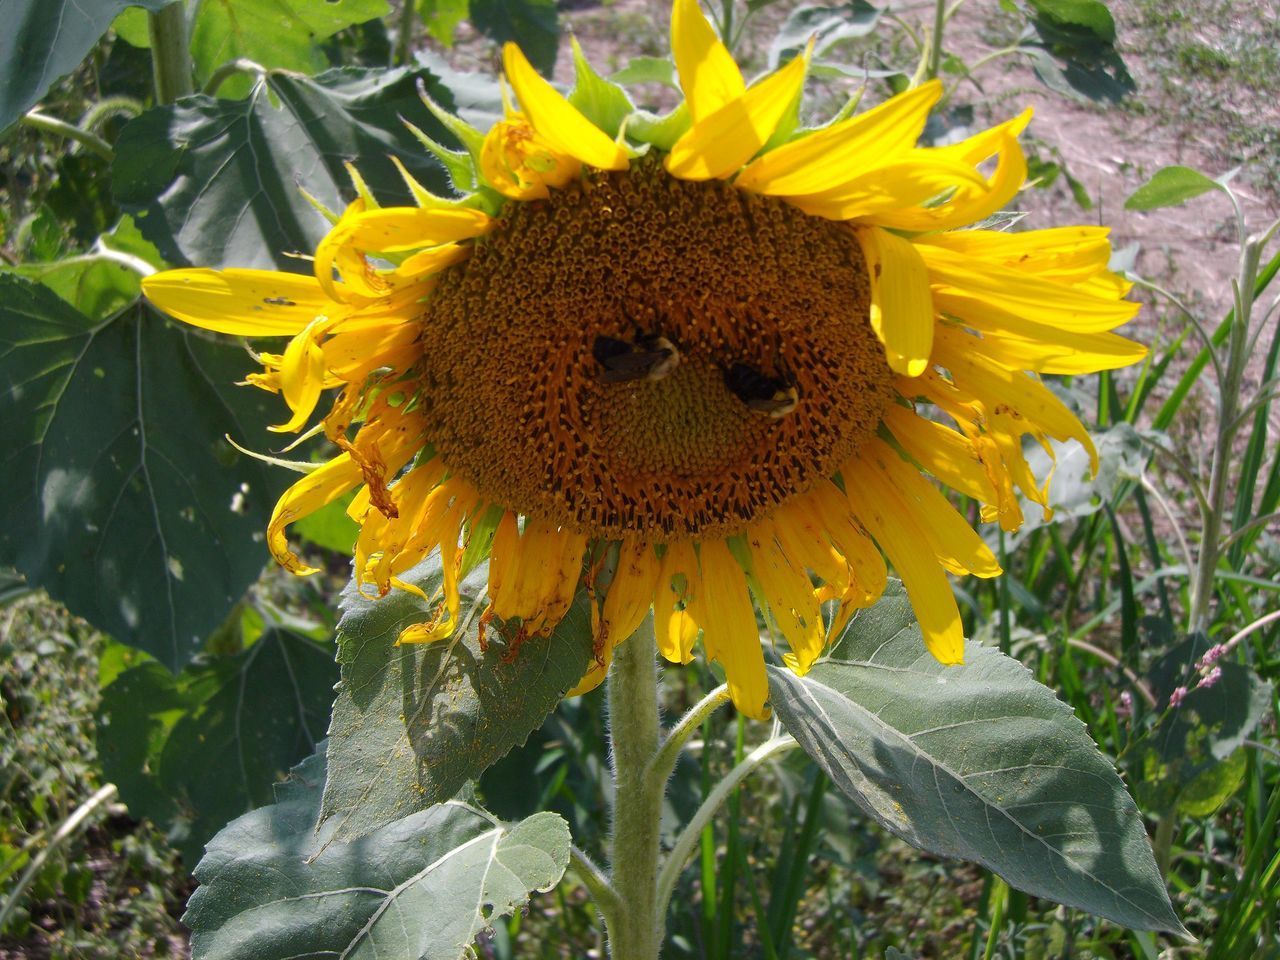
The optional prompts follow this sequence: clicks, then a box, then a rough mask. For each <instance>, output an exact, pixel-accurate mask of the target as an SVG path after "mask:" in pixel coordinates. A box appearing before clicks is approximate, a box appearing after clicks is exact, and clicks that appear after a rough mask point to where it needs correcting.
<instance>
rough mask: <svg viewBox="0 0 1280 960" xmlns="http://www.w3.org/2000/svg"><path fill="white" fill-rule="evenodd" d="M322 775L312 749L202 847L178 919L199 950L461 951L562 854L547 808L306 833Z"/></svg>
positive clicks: (458, 810) (368, 955) (443, 811)
mask: <svg viewBox="0 0 1280 960" xmlns="http://www.w3.org/2000/svg"><path fill="white" fill-rule="evenodd" d="M324 779H325V771H324V757H323V755H317V756H315V757H312V758H311V759H309V760H308V761H307V762H306V763H304V764H303V765H302V766H301V767H300V768H299V769H298V770H296V771H295V772H294V776H293V777H292V778H291V779H290V780H289V782H287V783H286V784H284V785H283V786H282V787H281V788H280V789H279V790H278V791H277V796H278V799H277V802H276V803H275V804H274V805H273V806H270V807H264V808H263V809H261V810H255V811H254V812H253V813H249V814H246V815H244V816H243V817H241V818H240V819H239V820H236V821H235V822H234V823H232V824H230V825H229V826H228V827H227V828H226V829H225V830H223V831H222V832H221V833H219V834H218V835H217V836H216V837H215V838H214V839H213V841H212V842H211V843H210V844H209V849H208V853H207V854H206V855H205V858H204V859H203V860H202V861H200V865H199V866H198V867H197V868H196V879H197V880H199V881H200V884H201V886H200V888H199V889H198V890H196V892H195V894H194V895H193V896H192V897H191V900H190V902H189V904H188V908H187V913H186V916H185V917H183V920H184V922H185V923H186V924H187V925H188V926H189V927H190V928H191V931H192V956H193V958H195V960H285V958H301V957H339V956H341V957H344V958H346V960H377V958H386V957H397V958H401V960H416V958H421V960H460V958H461V957H462V956H463V955H464V953H465V952H466V950H467V948H468V947H469V946H470V945H471V943H472V941H473V940H474V939H475V937H476V935H477V934H478V933H479V932H480V931H481V930H483V929H484V928H486V927H488V926H489V925H490V924H492V923H493V922H494V921H496V920H497V919H498V918H500V917H503V916H508V915H510V914H512V913H514V912H515V911H516V910H518V909H519V908H520V907H522V906H523V905H524V904H525V903H526V902H527V900H528V899H529V896H530V894H531V893H533V892H535V891H546V890H550V889H551V888H552V887H554V886H555V885H556V884H557V883H558V882H559V881H560V878H561V877H562V876H563V875H564V870H565V867H566V865H567V864H568V862H569V828H568V825H567V824H566V823H565V822H564V820H562V819H561V818H560V817H559V816H557V815H556V814H554V813H538V814H535V815H534V816H532V817H530V818H529V819H527V820H523V821H521V822H520V823H516V824H504V823H501V822H500V821H498V820H496V819H495V818H493V817H492V816H491V815H490V814H487V813H485V812H484V811H483V810H479V809H477V808H476V807H473V806H470V805H468V804H464V803H459V802H456V801H449V802H446V803H442V804H438V805H436V806H433V807H431V808H429V809H427V810H423V811H420V812H418V813H415V814H412V815H410V816H406V817H404V818H401V819H398V820H396V821H395V822H392V823H389V824H387V825H385V826H382V827H380V828H379V829H377V830H375V831H373V832H372V833H371V834H370V835H368V836H366V837H364V838H362V839H361V840H359V841H357V842H352V843H345V842H342V841H334V840H333V836H332V834H333V826H332V825H330V826H329V827H327V828H324V827H322V828H321V829H320V831H319V833H317V832H316V830H315V823H316V815H317V813H318V811H319V807H320V792H321V784H322V783H323V782H324ZM317 851H319V852H318V853H317Z"/></svg>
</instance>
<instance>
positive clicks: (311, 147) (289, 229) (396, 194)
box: [112, 69, 453, 270]
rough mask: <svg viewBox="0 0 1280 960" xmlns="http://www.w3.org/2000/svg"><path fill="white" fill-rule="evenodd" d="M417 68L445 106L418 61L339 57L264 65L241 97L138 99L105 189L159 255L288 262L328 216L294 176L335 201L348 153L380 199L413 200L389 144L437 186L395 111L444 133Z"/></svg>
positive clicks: (310, 246)
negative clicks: (423, 94) (267, 69)
mask: <svg viewBox="0 0 1280 960" xmlns="http://www.w3.org/2000/svg"><path fill="white" fill-rule="evenodd" d="M419 79H422V80H423V81H424V82H425V83H426V85H427V89H428V91H429V92H430V94H431V96H432V97H433V98H435V99H436V101H437V102H440V103H443V104H444V105H445V106H447V107H449V106H452V104H453V100H452V97H451V96H450V93H449V91H448V90H446V89H445V88H443V87H442V86H440V85H439V84H438V83H436V81H435V78H434V77H433V75H432V73H431V72H430V71H428V70H426V69H414V70H407V69H396V70H355V69H342V70H330V71H328V72H326V73H324V74H322V75H321V76H319V77H316V78H314V79H309V78H306V77H296V76H285V75H282V74H274V75H272V76H271V77H269V78H268V79H267V80H265V81H264V82H262V83H260V84H259V85H258V86H257V87H255V88H254V92H253V94H252V95H251V96H250V97H249V98H248V99H247V100H239V101H228V100H215V99H213V98H212V97H204V96H196V97H188V98H186V99H184V100H183V101H182V102H181V103H179V104H173V105H170V106H165V107H158V108H156V109H154V110H149V111H147V112H146V113H144V114H143V115H142V116H141V117H139V118H138V119H136V120H134V121H132V122H131V123H129V124H128V125H127V126H126V127H125V128H124V130H123V131H122V132H121V135H120V139H119V141H118V142H117V144H116V161H115V164H114V166H113V168H112V175H113V178H114V183H115V190H116V196H117V198H118V200H119V201H120V204H121V206H122V207H124V208H125V209H127V210H130V211H132V212H133V213H135V214H136V215H138V216H139V221H138V223H139V226H140V227H141V229H142V232H143V234H144V235H145V236H146V237H147V239H149V240H150V241H151V242H152V243H154V244H155V245H156V246H157V247H158V248H159V249H160V252H161V254H162V255H163V256H164V257H165V259H166V260H168V261H170V262H171V263H180V264H186V263H195V264H199V265H201V266H210V267H222V266H240V267H263V268H276V269H284V270H297V269H298V261H297V259H296V258H294V257H290V256H288V254H289V253H290V252H302V253H310V252H311V251H312V250H314V249H315V245H316V243H317V242H318V241H319V240H320V238H321V237H323V236H324V234H325V233H326V232H327V230H328V226H329V225H328V223H327V222H326V221H325V219H324V218H323V217H322V216H320V215H319V214H318V213H317V212H316V211H315V210H314V209H313V208H312V207H311V205H310V204H309V203H308V201H307V200H306V198H305V197H303V195H302V192H301V191H300V190H299V189H298V188H299V187H302V188H305V189H306V190H307V191H308V192H309V193H311V194H312V195H313V196H315V197H317V198H318V199H319V200H320V201H321V202H322V203H324V204H325V205H326V206H328V207H329V208H330V209H338V210H340V209H342V207H343V206H344V205H345V202H346V201H348V200H351V199H354V197H355V190H354V189H353V188H352V186H351V182H350V178H349V177H348V176H347V173H346V170H345V169H344V168H343V161H346V160H351V161H355V162H356V163H358V165H359V168H360V172H361V174H363V176H364V178H365V180H366V181H367V182H368V183H369V185H370V187H372V189H373V191H374V193H375V194H377V195H378V196H379V197H380V198H381V199H383V200H384V201H385V202H386V203H389V204H390V203H399V204H409V203H412V202H413V201H412V197H411V195H410V193H409V191H408V189H407V188H406V187H405V185H404V181H403V180H402V179H401V177H400V175H399V173H397V172H396V169H395V167H394V165H393V164H392V163H391V161H390V159H389V158H388V155H389V154H393V155H395V156H398V157H399V158H400V160H401V161H402V162H403V163H404V165H405V166H406V167H407V168H408V169H409V172H410V173H412V174H413V175H414V176H415V177H416V178H417V179H418V180H420V181H421V182H422V183H423V184H424V185H426V186H427V187H429V188H430V189H432V190H435V191H436V192H439V193H447V192H448V187H447V185H446V183H447V181H446V178H445V176H444V172H443V168H442V167H441V166H440V164H439V163H438V162H437V161H436V160H435V159H434V158H433V157H432V156H430V154H428V153H427V151H425V150H424V149H423V148H422V146H421V145H420V144H419V143H418V141H417V140H416V139H414V137H413V135H412V134H410V133H409V131H408V130H407V129H405V127H404V125H403V123H402V122H401V119H400V118H401V117H403V118H404V119H405V120H408V121H409V122H411V123H413V124H414V125H415V126H417V127H418V128H420V129H422V130H424V131H426V132H427V133H428V134H429V135H430V136H432V137H433V138H434V139H436V140H438V141H440V142H444V143H450V144H451V143H452V142H453V140H452V138H451V137H450V136H449V135H448V134H447V133H446V132H445V131H444V129H443V128H442V127H441V126H440V124H439V123H437V122H436V120H435V119H434V118H433V117H432V116H431V115H430V113H429V112H428V111H427V109H426V107H424V106H423V104H422V101H421V100H420V99H419V97H418V93H417V90H416V87H415V84H416V83H417V81H418V80H419Z"/></svg>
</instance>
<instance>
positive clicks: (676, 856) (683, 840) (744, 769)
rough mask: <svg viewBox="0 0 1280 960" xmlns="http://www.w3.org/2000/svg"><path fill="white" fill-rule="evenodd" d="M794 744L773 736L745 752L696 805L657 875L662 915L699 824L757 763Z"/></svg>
mask: <svg viewBox="0 0 1280 960" xmlns="http://www.w3.org/2000/svg"><path fill="white" fill-rule="evenodd" d="M797 746H799V744H798V743H797V742H796V741H795V740H793V739H792V738H791V737H789V736H781V737H774V738H773V739H772V740H766V741H765V742H764V743H762V744H760V746H758V747H756V748H755V749H754V750H752V751H751V752H750V753H749V754H747V755H746V757H744V758H743V760H742V762H741V763H739V764H738V765H737V766H736V767H734V768H733V769H732V770H730V771H729V773H728V775H727V776H725V778H724V779H723V780H721V781H720V782H719V783H717V784H716V785H715V789H713V790H712V791H711V794H710V795H709V796H708V797H707V799H706V800H704V801H703V802H702V806H700V807H699V808H698V809H697V812H696V813H694V815H693V818H692V819H691V820H690V821H689V822H688V824H686V825H685V828H684V830H682V831H681V833H680V836H679V837H678V838H677V839H676V843H675V846H674V847H672V849H671V855H670V856H668V857H667V860H666V863H664V864H663V865H662V874H661V875H660V876H659V877H658V907H659V909H660V910H661V911H662V913H663V914H664V915H665V914H666V911H667V902H668V901H669V900H670V899H671V894H672V893H673V892H674V891H675V888H676V880H678V879H679V878H680V872H681V871H682V870H683V869H684V865H685V862H686V861H687V860H688V859H689V857H690V855H692V853H693V848H694V846H695V845H696V844H697V842H698V838H699V835H700V834H701V833H702V828H703V827H705V826H706V825H707V824H708V823H710V822H711V818H712V817H713V816H715V812H716V811H717V810H719V809H720V806H721V804H723V803H724V802H725V800H727V799H728V797H729V794H731V793H733V791H734V788H735V787H737V786H738V784H739V783H741V782H742V781H743V780H745V779H746V778H747V777H748V776H749V775H750V774H751V772H752V771H753V770H755V768H756V767H758V766H760V764H762V763H764V762H765V761H766V760H768V759H769V758H770V757H772V756H773V755H774V754H775V753H780V752H782V751H784V750H791V749H794V748H795V747H797Z"/></svg>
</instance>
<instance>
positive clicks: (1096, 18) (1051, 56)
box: [1021, 0, 1136, 103]
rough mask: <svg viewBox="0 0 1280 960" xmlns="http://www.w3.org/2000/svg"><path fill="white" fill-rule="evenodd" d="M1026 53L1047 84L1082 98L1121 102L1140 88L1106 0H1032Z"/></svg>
mask: <svg viewBox="0 0 1280 960" xmlns="http://www.w3.org/2000/svg"><path fill="white" fill-rule="evenodd" d="M1029 4H1030V5H1029V7H1028V10H1027V13H1028V15H1029V16H1028V26H1027V30H1026V32H1025V33H1024V35H1023V37H1022V47H1021V49H1022V51H1023V52H1024V53H1026V54H1027V55H1028V57H1029V58H1030V60H1031V63H1032V66H1033V67H1034V69H1035V72H1036V76H1038V77H1039V78H1040V80H1041V82H1042V83H1044V85H1045V86H1047V87H1048V88H1049V89H1051V90H1053V91H1055V92H1056V93H1061V94H1063V95H1065V96H1068V97H1072V98H1074V99H1077V100H1094V101H1098V102H1113V103H1114V102H1119V101H1120V100H1123V99H1124V98H1125V97H1127V96H1128V95H1129V94H1131V93H1133V91H1134V90H1135V89H1136V87H1135V85H1134V82H1133V77H1131V76H1130V75H1129V70H1128V68H1127V67H1126V66H1125V62H1124V59H1123V58H1122V57H1121V56H1120V53H1119V52H1118V51H1117V50H1116V46H1115V40H1116V26H1115V20H1114V19H1113V18H1112V16H1111V11H1110V10H1108V9H1107V6H1106V4H1105V3H1102V2H1101V0H1029Z"/></svg>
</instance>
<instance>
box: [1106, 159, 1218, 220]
mask: <svg viewBox="0 0 1280 960" xmlns="http://www.w3.org/2000/svg"><path fill="white" fill-rule="evenodd" d="M1222 189H1223V186H1222V184H1221V183H1219V182H1218V181H1217V180H1210V179H1209V178H1208V177H1206V176H1205V175H1204V174H1203V173H1201V172H1200V171H1199V170H1195V169H1193V168H1191V167H1179V166H1172V167H1161V168H1160V169H1159V170H1157V171H1156V172H1155V174H1154V175H1153V176H1152V177H1151V179H1150V180H1148V181H1147V182H1146V183H1144V184H1143V185H1142V186H1140V187H1139V188H1138V189H1137V190H1135V191H1134V192H1133V193H1131V194H1129V199H1127V200H1126V201H1125V202H1124V208H1125V209H1126V210H1158V209H1159V208H1161V207H1176V206H1177V205H1178V204H1180V203H1186V202H1187V201H1188V200H1192V199H1194V198H1195V197H1198V196H1200V195H1201V194H1202V193H1208V192H1209V191H1210V190H1222Z"/></svg>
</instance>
